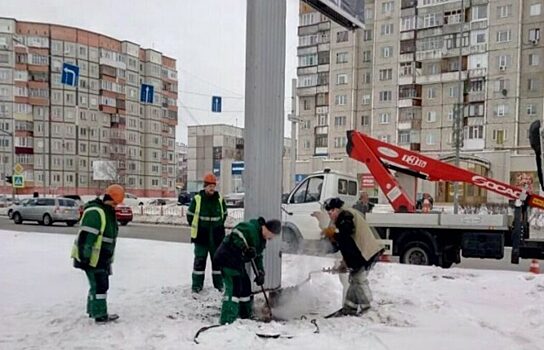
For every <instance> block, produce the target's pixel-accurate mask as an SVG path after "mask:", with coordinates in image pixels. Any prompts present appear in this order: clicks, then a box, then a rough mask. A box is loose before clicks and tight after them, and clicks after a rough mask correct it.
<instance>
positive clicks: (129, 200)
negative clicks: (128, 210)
mask: <svg viewBox="0 0 544 350" xmlns="http://www.w3.org/2000/svg"><path fill="white" fill-rule="evenodd" d="M123 204H125V205H127V206H129V207H137V206H139V205H144V201H143V200H142V199H138V197H136V196H135V195H133V194H132V193H128V192H125V200H124V201H123Z"/></svg>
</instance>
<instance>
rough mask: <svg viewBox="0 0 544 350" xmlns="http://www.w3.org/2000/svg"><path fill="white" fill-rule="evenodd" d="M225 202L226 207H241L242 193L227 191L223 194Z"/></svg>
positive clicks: (242, 201)
mask: <svg viewBox="0 0 544 350" xmlns="http://www.w3.org/2000/svg"><path fill="white" fill-rule="evenodd" d="M225 203H227V207H228V208H243V207H244V193H243V192H240V193H229V194H227V195H225Z"/></svg>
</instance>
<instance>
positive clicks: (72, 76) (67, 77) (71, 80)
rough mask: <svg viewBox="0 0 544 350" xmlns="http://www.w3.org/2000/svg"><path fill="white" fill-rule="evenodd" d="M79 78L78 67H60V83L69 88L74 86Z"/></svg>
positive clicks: (64, 65) (65, 65) (67, 65)
mask: <svg viewBox="0 0 544 350" xmlns="http://www.w3.org/2000/svg"><path fill="white" fill-rule="evenodd" d="M78 78H79V67H78V66H76V65H73V64H69V63H64V64H63V65H62V76H61V79H60V81H61V83H63V84H65V85H70V86H76V85H77V80H78Z"/></svg>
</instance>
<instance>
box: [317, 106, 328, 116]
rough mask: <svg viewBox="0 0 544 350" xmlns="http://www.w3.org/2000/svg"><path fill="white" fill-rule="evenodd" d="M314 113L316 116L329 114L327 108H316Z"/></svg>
mask: <svg viewBox="0 0 544 350" xmlns="http://www.w3.org/2000/svg"><path fill="white" fill-rule="evenodd" d="M315 113H316V114H327V113H329V106H321V107H317V108H316V109H315Z"/></svg>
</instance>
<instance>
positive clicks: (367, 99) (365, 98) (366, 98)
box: [363, 95, 370, 105]
mask: <svg viewBox="0 0 544 350" xmlns="http://www.w3.org/2000/svg"><path fill="white" fill-rule="evenodd" d="M369 104H370V95H363V105H369Z"/></svg>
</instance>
